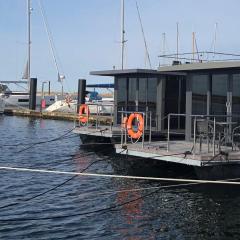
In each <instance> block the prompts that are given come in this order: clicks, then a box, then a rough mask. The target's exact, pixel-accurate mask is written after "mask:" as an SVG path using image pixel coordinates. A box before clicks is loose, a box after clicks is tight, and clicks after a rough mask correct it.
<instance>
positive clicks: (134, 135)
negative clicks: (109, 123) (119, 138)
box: [127, 113, 144, 139]
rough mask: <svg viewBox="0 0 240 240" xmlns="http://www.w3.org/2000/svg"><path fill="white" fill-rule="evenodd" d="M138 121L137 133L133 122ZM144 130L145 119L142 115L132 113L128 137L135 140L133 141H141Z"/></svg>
mask: <svg viewBox="0 0 240 240" xmlns="http://www.w3.org/2000/svg"><path fill="white" fill-rule="evenodd" d="M135 119H136V120H137V122H138V128H137V131H135V130H134V129H133V121H134V120H135ZM143 130H144V119H143V116H142V114H140V113H132V114H131V115H130V116H129V118H128V121H127V131H128V135H129V136H130V137H131V138H133V139H139V138H140V137H141V136H142V134H143Z"/></svg>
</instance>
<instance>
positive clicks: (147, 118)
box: [118, 110, 152, 148]
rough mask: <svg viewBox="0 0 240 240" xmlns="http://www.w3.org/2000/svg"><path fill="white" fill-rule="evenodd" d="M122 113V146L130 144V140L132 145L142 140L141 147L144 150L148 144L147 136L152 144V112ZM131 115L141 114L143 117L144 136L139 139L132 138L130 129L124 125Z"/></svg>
mask: <svg viewBox="0 0 240 240" xmlns="http://www.w3.org/2000/svg"><path fill="white" fill-rule="evenodd" d="M118 112H119V113H121V145H122V146H123V145H124V144H125V145H126V144H127V143H128V140H130V141H131V143H133V144H135V143H137V142H139V140H140V139H141V145H142V148H144V145H145V142H146V139H145V138H146V135H148V143H151V141H152V112H151V111H145V112H143V111H135V112H132V111H124V110H122V111H118ZM131 114H141V115H142V117H143V130H142V135H141V136H140V137H139V138H138V139H134V140H133V138H131V136H129V134H128V129H127V126H126V125H123V124H124V118H127V119H128V118H129V116H130V115H131Z"/></svg>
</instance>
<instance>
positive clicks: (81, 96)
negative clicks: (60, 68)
mask: <svg viewBox="0 0 240 240" xmlns="http://www.w3.org/2000/svg"><path fill="white" fill-rule="evenodd" d="M85 95H86V79H78V102H77V103H78V104H77V106H78V107H77V113H79V106H80V105H81V104H84V103H85Z"/></svg>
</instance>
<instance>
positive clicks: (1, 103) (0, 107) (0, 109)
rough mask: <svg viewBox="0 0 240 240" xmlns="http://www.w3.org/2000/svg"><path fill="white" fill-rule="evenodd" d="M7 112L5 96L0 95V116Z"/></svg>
mask: <svg viewBox="0 0 240 240" xmlns="http://www.w3.org/2000/svg"><path fill="white" fill-rule="evenodd" d="M4 110H5V101H4V96H2V95H0V114H3V113H4Z"/></svg>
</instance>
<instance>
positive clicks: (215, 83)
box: [212, 74, 228, 115]
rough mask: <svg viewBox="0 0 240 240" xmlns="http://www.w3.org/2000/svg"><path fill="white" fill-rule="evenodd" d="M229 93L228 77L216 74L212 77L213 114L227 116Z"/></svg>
mask: <svg viewBox="0 0 240 240" xmlns="http://www.w3.org/2000/svg"><path fill="white" fill-rule="evenodd" d="M227 91H228V75H227V74H214V75H213V76H212V114H214V115H218V114H219V115H225V114H226V111H227V108H226V102H227Z"/></svg>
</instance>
